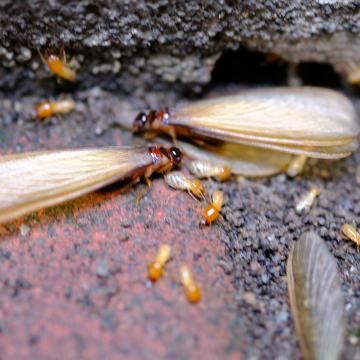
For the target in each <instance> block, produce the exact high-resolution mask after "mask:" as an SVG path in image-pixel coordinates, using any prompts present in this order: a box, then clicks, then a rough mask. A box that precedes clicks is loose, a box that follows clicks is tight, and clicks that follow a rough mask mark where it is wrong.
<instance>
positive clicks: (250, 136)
mask: <svg viewBox="0 0 360 360" xmlns="http://www.w3.org/2000/svg"><path fill="white" fill-rule="evenodd" d="M133 129H134V131H137V132H143V131H152V132H155V133H160V132H164V133H167V134H169V135H170V136H171V137H172V139H173V141H174V142H175V143H176V142H177V136H178V135H184V136H186V137H190V138H194V139H197V140H199V139H201V140H203V141H205V142H206V141H207V140H209V141H214V140H224V141H230V142H236V143H241V144H245V145H250V146H256V147H262V148H265V149H271V150H277V151H283V152H287V153H291V154H298V155H306V156H310V157H316V158H325V159H326V158H328V159H336V158H341V157H345V156H348V155H349V154H351V153H352V152H353V151H355V150H356V148H357V145H358V144H357V140H356V137H357V135H358V133H359V126H358V124H357V121H356V111H355V109H354V107H353V105H352V104H351V102H350V101H349V100H348V99H347V98H346V97H345V96H343V95H341V94H340V93H338V92H335V91H333V90H328V89H323V88H315V87H288V88H268V89H258V90H250V91H246V92H239V93H236V94H233V95H228V96H223V97H219V98H216V99H209V100H203V101H199V102H196V103H194V104H192V105H189V106H185V107H182V108H179V109H174V110H170V111H168V110H159V111H150V112H149V113H148V115H146V114H144V113H141V114H139V115H138V116H137V117H136V119H135V121H134V125H133Z"/></svg>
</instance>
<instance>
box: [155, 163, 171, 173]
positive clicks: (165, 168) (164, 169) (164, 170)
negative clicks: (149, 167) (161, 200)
mask: <svg viewBox="0 0 360 360" xmlns="http://www.w3.org/2000/svg"><path fill="white" fill-rule="evenodd" d="M173 166H174V165H173V164H171V163H170V164H167V165H164V166H163V167H162V168H160V169H159V170H158V171H157V172H158V173H164V176H166V175H167V174H168V173H169V172H170V171H171V169H172V168H173Z"/></svg>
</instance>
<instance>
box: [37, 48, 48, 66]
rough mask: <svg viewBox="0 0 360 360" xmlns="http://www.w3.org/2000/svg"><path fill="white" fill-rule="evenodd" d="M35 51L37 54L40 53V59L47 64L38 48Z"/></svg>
mask: <svg viewBox="0 0 360 360" xmlns="http://www.w3.org/2000/svg"><path fill="white" fill-rule="evenodd" d="M37 51H38V53H39V55H40V58H41V61H42V62H43V63H44V64H47V62H46V59H45V58H44V56H43V54H42V53H41V52H40V50H39V48H37Z"/></svg>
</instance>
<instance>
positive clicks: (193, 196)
mask: <svg viewBox="0 0 360 360" xmlns="http://www.w3.org/2000/svg"><path fill="white" fill-rule="evenodd" d="M187 192H188V194H189V195H190V196H191V197H192V198H193V199H194V200H195V201H196V202H198V199H197V198H196V197H195V195H193V194H192V193H191V191H190V190H188V191H187Z"/></svg>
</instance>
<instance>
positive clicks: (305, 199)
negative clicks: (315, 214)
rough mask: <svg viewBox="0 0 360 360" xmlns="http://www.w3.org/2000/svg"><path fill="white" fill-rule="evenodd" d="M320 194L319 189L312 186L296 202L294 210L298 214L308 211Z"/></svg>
mask: <svg viewBox="0 0 360 360" xmlns="http://www.w3.org/2000/svg"><path fill="white" fill-rule="evenodd" d="M319 195H320V189H319V188H318V187H317V186H312V187H311V188H310V190H309V192H308V193H307V194H306V195H304V196H302V197H301V198H300V200H299V201H298V203H297V204H296V207H295V211H296V213H297V214H298V215H302V214H303V213H304V212H308V211H309V210H310V208H311V206H312V204H313V203H314V200H315V198H316V197H317V196H319Z"/></svg>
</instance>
